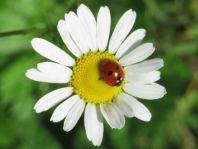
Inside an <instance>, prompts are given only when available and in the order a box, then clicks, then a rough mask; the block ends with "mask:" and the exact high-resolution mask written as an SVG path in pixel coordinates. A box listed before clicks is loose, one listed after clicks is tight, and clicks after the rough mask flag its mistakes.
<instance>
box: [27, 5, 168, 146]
mask: <svg viewBox="0 0 198 149" xmlns="http://www.w3.org/2000/svg"><path fill="white" fill-rule="evenodd" d="M135 19H136V13H135V11H133V10H131V9H130V10H128V11H126V12H125V13H124V14H123V15H122V16H121V18H120V19H119V21H118V23H117V25H116V26H115V29H114V31H113V33H112V35H111V37H110V26H111V15H110V11H109V8H108V7H107V6H105V7H101V8H100V9H99V12H98V14H97V17H96V18H95V17H94V15H93V13H92V12H91V11H90V9H89V8H88V7H87V6H85V5H84V4H81V5H80V6H79V7H78V9H77V13H75V12H72V11H70V12H69V13H66V14H65V18H64V20H60V21H59V22H58V25H57V29H58V32H59V34H60V36H61V38H62V40H63V42H64V43H65V45H66V46H67V48H68V50H69V53H70V54H68V53H66V52H65V51H64V50H62V49H60V48H58V47H57V46H55V45H54V44H52V43H51V42H49V41H47V40H45V39H41V38H34V39H33V40H32V42H31V44H32V46H33V48H34V50H35V51H36V52H38V53H39V54H40V55H42V56H44V57H45V58H47V59H49V60H50V61H46V62H42V63H39V64H37V68H32V69H29V70H27V72H26V74H25V75H26V76H27V77H28V78H30V79H32V80H34V81H39V82H46V83H59V84H63V86H64V87H62V88H59V89H56V90H54V91H52V92H50V93H48V94H46V95H45V96H43V97H42V98H41V99H39V100H38V102H37V103H36V105H35V107H34V109H35V111H36V112H37V113H40V112H43V111H47V110H49V109H50V108H52V107H54V106H57V107H56V108H55V110H54V112H53V114H52V117H51V119H50V120H51V121H52V122H60V121H62V120H64V126H63V129H64V130H65V131H67V132H68V131H70V130H72V129H73V128H74V126H75V125H76V123H77V122H78V120H79V119H80V117H81V116H82V114H83V113H84V125H85V131H86V135H87V138H88V139H89V140H90V141H91V142H92V143H93V144H94V145H95V146H99V145H100V144H101V142H102V138H103V131H104V124H103V123H104V120H106V122H107V123H108V124H109V126H110V127H111V128H115V129H121V128H123V126H124V124H125V117H136V118H138V119H140V120H142V121H150V119H151V113H150V112H149V110H148V109H147V108H146V107H145V106H144V105H143V104H142V103H141V102H139V101H138V100H137V99H136V98H142V99H148V100H154V99H159V98H162V97H163V96H164V95H165V94H166V90H165V88H164V87H163V86H161V85H159V84H158V83H156V81H158V80H159V79H160V72H159V69H160V68H161V67H163V60H162V59H160V58H155V59H149V60H145V59H147V58H148V57H149V56H150V55H151V54H152V53H153V52H154V50H155V48H154V47H153V44H152V43H143V44H140V42H141V40H142V39H143V38H144V36H145V30H144V29H137V30H135V31H133V32H131V29H132V27H133V25H134V22H135ZM130 32H131V33H130Z"/></svg>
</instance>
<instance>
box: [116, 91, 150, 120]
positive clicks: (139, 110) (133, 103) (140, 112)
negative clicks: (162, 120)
mask: <svg viewBox="0 0 198 149" xmlns="http://www.w3.org/2000/svg"><path fill="white" fill-rule="evenodd" d="M118 98H120V99H122V100H124V101H125V102H126V103H127V104H128V105H129V106H130V107H131V108H132V109H133V111H134V115H135V117H137V118H138V119H140V120H142V121H150V119H151V113H150V111H149V110H148V109H147V108H146V107H145V106H144V105H143V104H142V103H141V102H139V101H138V100H136V99H135V98H134V97H132V96H130V95H127V94H125V93H122V94H120V95H119V97H118Z"/></svg>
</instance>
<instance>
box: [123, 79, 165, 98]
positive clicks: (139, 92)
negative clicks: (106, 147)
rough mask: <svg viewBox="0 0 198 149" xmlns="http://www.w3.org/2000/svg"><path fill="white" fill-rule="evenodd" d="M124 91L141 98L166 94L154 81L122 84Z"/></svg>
mask: <svg viewBox="0 0 198 149" xmlns="http://www.w3.org/2000/svg"><path fill="white" fill-rule="evenodd" d="M124 91H125V92H127V93H129V94H131V95H133V96H136V97H139V98H143V99H150V100H153V99H159V98H162V97H163V96H164V95H165V94H166V89H165V88H164V87H163V86H161V85H159V84H156V83H151V84H130V83H127V84H126V85H125V86H124Z"/></svg>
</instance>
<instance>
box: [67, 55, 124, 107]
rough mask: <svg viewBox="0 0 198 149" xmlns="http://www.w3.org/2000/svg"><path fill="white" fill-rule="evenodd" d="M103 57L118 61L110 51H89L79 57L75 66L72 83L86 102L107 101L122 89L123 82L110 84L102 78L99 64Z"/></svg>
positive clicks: (98, 102)
mask: <svg viewBox="0 0 198 149" xmlns="http://www.w3.org/2000/svg"><path fill="white" fill-rule="evenodd" d="M103 59H110V60H113V61H115V62H118V60H117V59H116V58H115V56H114V55H112V54H110V53H108V52H89V53H88V54H85V55H83V56H81V57H80V58H79V59H77V61H76V64H75V66H74V67H73V75H72V79H71V82H70V83H71V85H72V86H73V87H74V91H75V93H76V94H78V95H79V96H80V97H81V98H82V99H84V100H85V101H86V102H90V103H94V104H101V103H106V102H109V101H111V100H113V98H114V97H115V96H117V95H118V94H119V93H120V92H121V91H122V87H123V83H122V84H121V85H120V86H110V85H108V84H107V83H105V82H104V81H103V80H101V79H100V72H99V69H98V67H99V66H98V65H99V63H100V61H101V60H103Z"/></svg>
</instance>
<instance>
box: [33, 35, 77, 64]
mask: <svg viewBox="0 0 198 149" xmlns="http://www.w3.org/2000/svg"><path fill="white" fill-rule="evenodd" d="M31 44H32V46H33V48H34V50H35V51H36V52H38V53H39V54H40V55H42V56H44V57H46V58H48V59H50V60H52V61H54V62H57V63H59V64H63V65H66V66H73V65H74V63H75V61H74V59H73V58H72V57H71V56H69V55H68V54H67V53H65V52H64V51H63V50H61V49H60V48H58V47H57V46H55V45H54V44H52V43H50V42H49V41H47V40H44V39H41V38H34V39H33V40H32V41H31Z"/></svg>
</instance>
